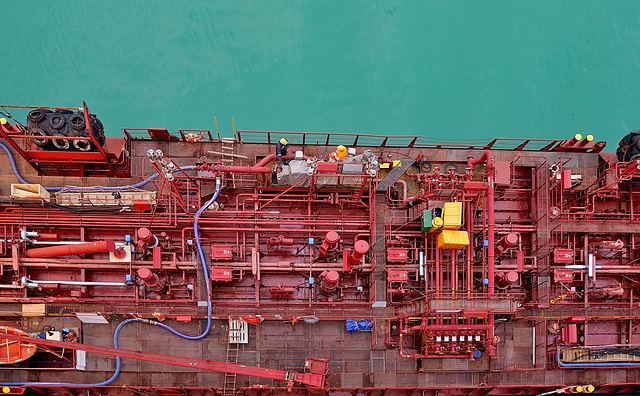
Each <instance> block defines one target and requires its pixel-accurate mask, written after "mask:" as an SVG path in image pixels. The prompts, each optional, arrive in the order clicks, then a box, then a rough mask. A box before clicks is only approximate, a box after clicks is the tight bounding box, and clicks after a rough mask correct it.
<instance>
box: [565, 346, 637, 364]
mask: <svg viewBox="0 0 640 396" xmlns="http://www.w3.org/2000/svg"><path fill="white" fill-rule="evenodd" d="M556 361H557V362H558V366H560V367H561V368H598V367H603V368H606V367H614V368H615V367H640V364H638V363H618V362H615V363H563V362H562V360H560V350H558V352H557V353H556Z"/></svg>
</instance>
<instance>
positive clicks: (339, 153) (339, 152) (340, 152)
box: [329, 145, 347, 161]
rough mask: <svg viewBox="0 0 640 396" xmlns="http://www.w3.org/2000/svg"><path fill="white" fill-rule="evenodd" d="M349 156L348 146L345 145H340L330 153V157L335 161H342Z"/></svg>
mask: <svg viewBox="0 0 640 396" xmlns="http://www.w3.org/2000/svg"><path fill="white" fill-rule="evenodd" d="M346 156H347V148H346V147H345V146H343V145H339V146H338V148H337V149H336V151H334V152H333V153H331V154H329V158H331V159H332V160H334V161H342V160H343V159H345V157H346Z"/></svg>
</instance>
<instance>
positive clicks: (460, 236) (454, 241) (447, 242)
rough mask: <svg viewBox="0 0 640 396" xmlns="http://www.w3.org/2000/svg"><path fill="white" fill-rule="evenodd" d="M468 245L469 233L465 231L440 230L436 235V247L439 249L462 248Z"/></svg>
mask: <svg viewBox="0 0 640 396" xmlns="http://www.w3.org/2000/svg"><path fill="white" fill-rule="evenodd" d="M468 245H469V233H468V232H467V231H451V230H442V232H441V233H440V234H439V235H438V240H437V245H436V246H437V247H438V248H439V249H462V248H463V247H465V246H468Z"/></svg>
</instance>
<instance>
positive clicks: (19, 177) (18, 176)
mask: <svg viewBox="0 0 640 396" xmlns="http://www.w3.org/2000/svg"><path fill="white" fill-rule="evenodd" d="M0 147H2V148H3V149H4V151H5V152H6V153H7V157H9V161H11V167H12V168H13V173H15V175H16V177H17V178H18V180H20V181H21V182H22V183H23V184H29V182H28V181H26V180H25V179H24V178H23V177H22V175H21V174H20V171H18V167H17V166H16V160H15V158H13V154H12V153H11V151H10V150H9V147H7V146H6V145H5V144H4V143H2V142H0Z"/></svg>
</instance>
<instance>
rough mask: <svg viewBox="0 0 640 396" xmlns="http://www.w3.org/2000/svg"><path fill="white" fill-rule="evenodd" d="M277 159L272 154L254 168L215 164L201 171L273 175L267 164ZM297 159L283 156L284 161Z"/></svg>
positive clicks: (289, 155)
mask: <svg viewBox="0 0 640 396" xmlns="http://www.w3.org/2000/svg"><path fill="white" fill-rule="evenodd" d="M276 158H277V157H276V155H275V154H273V153H271V154H269V155H267V156H266V157H264V158H263V159H261V160H260V161H259V162H258V163H256V164H255V165H253V166H239V165H225V166H223V165H220V164H213V165H208V164H203V165H202V166H201V167H200V170H203V171H212V172H232V173H271V172H273V169H271V168H269V167H267V164H268V163H269V162H271V161H275V159H276ZM295 158H296V156H295V154H288V155H283V156H282V159H283V160H287V161H290V160H292V159H295ZM310 158H311V157H309V156H306V155H303V156H302V159H304V160H308V159H310Z"/></svg>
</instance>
